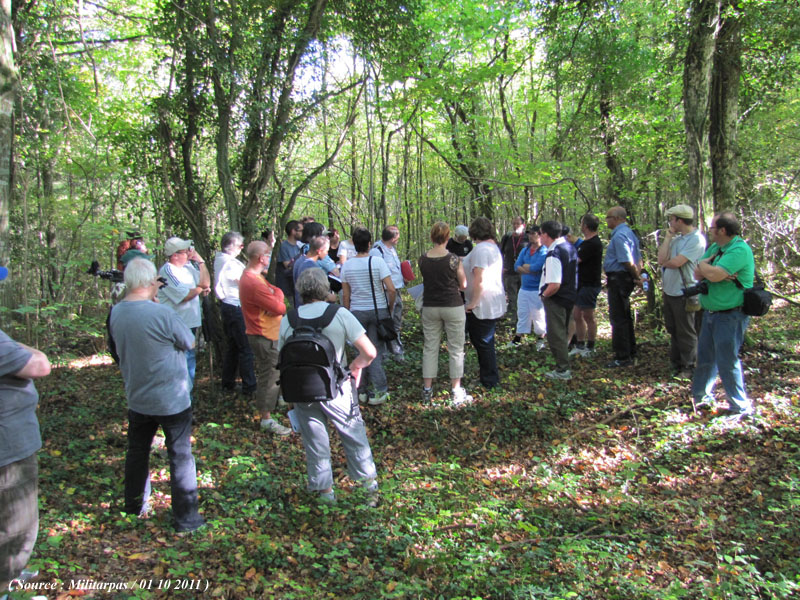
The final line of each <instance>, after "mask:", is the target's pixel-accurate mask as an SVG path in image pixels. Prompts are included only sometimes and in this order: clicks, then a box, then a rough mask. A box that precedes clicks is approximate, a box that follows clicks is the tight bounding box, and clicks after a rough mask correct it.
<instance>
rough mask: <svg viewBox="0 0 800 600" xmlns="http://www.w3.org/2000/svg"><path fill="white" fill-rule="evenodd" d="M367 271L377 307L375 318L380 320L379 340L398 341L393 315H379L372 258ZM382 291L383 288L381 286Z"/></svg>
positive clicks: (384, 292) (368, 262) (369, 259)
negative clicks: (381, 316)
mask: <svg viewBox="0 0 800 600" xmlns="http://www.w3.org/2000/svg"><path fill="white" fill-rule="evenodd" d="M367 270H368V271H369V287H370V289H371V290H372V305H373V306H374V307H375V318H376V319H377V320H378V338H379V339H381V340H383V341H384V342H391V341H393V340H396V339H397V331H395V328H394V319H392V317H391V315H390V316H388V317H384V318H383V319H381V318H380V316H379V314H378V300H377V299H376V298H375V281H374V280H373V279H372V257H371V256H370V257H369V258H368V259H367ZM381 289H383V286H382V285H381ZM383 297H384V298H386V290H383ZM386 306H387V307H388V306H389V299H388V298H387V299H386Z"/></svg>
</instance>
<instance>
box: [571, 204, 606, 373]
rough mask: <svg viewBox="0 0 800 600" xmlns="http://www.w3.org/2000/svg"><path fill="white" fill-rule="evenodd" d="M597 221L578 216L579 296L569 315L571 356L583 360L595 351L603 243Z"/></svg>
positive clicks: (588, 215) (588, 217)
mask: <svg viewBox="0 0 800 600" xmlns="http://www.w3.org/2000/svg"><path fill="white" fill-rule="evenodd" d="M599 227H600V219H598V218H597V217H596V216H595V215H593V214H591V213H589V214H585V215H583V217H581V233H582V234H583V242H582V243H581V244H580V245H579V246H578V297H577V299H576V300H575V308H573V309H572V316H573V318H574V319H575V337H576V338H577V342H576V344H575V347H574V348H573V349H572V350H571V351H570V353H569V355H570V356H577V357H586V356H590V355H591V354H592V353H593V352H594V342H595V339H596V338H597V321H596V320H595V318H594V310H595V308H597V296H598V295H599V294H600V288H601V285H602V284H601V277H602V270H603V242H602V241H600V237H599V236H598V235H597V230H598V228H599Z"/></svg>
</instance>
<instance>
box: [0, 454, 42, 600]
mask: <svg viewBox="0 0 800 600" xmlns="http://www.w3.org/2000/svg"><path fill="white" fill-rule="evenodd" d="M38 532H39V463H38V461H37V458H36V454H31V455H30V456H29V457H28V458H23V459H22V460H18V461H17V462H13V463H11V464H10V465H5V466H4V467H0V586H2V587H0V594H2V593H5V592H7V591H8V582H9V581H11V580H12V579H14V578H15V577H18V576H19V574H20V573H21V572H22V569H24V568H25V565H27V564H28V559H29V558H30V557H31V553H32V552H33V546H34V544H35V543H36V535H37V534H38Z"/></svg>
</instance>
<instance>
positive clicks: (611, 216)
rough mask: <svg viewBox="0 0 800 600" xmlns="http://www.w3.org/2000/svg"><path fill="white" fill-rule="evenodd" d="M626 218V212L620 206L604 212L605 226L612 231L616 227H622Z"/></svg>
mask: <svg viewBox="0 0 800 600" xmlns="http://www.w3.org/2000/svg"><path fill="white" fill-rule="evenodd" d="M627 218H628V211H626V210H625V209H624V208H623V207H621V206H612V207H611V208H609V209H608V211H607V212H606V225H608V227H609V228H610V229H614V228H616V227H617V226H618V225H622V224H623V223H624V222H625V220H626V219H627Z"/></svg>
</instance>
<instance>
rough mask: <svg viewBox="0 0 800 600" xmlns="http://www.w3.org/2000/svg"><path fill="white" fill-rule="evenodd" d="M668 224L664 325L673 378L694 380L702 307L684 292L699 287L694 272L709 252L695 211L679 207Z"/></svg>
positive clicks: (663, 250) (663, 255) (661, 256)
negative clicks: (695, 219) (668, 343)
mask: <svg viewBox="0 0 800 600" xmlns="http://www.w3.org/2000/svg"><path fill="white" fill-rule="evenodd" d="M665 214H666V216H667V219H668V221H669V228H668V229H667V231H666V233H665V235H664V240H663V241H662V242H661V245H660V246H659V247H658V264H659V265H660V266H661V269H662V284H663V292H664V293H663V298H664V325H665V326H666V328H667V331H668V332H669V335H670V353H669V360H670V363H671V365H672V371H673V374H675V375H677V376H678V377H682V378H691V376H692V371H694V367H695V363H696V362H697V334H698V332H699V330H700V312H699V309H700V306H699V304H698V303H697V298H696V297H695V298H687V297H685V296H684V295H683V294H682V290H683V289H685V288H688V287H690V286H692V285H694V284H695V283H696V281H695V279H694V269H695V267H696V266H697V261H698V260H700V257H701V256H703V252H705V249H706V240H705V238H704V237H703V236H702V235H701V234H700V232H699V231H698V230H697V228H696V227H695V226H694V209H692V207H691V206H687V205H686V204H678V205H677V206H673V207H672V208H670V209H668V210H667V211H666V213H665Z"/></svg>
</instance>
